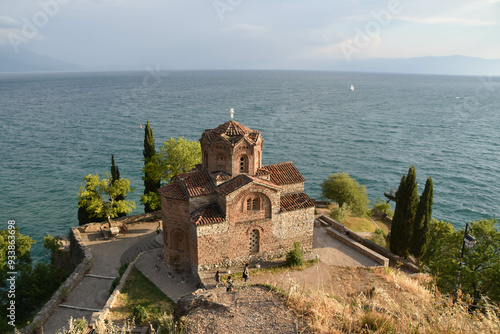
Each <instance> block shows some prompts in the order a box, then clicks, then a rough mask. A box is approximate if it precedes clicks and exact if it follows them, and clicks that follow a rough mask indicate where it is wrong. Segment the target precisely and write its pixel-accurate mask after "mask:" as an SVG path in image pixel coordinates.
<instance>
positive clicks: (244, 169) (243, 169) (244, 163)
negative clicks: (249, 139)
mask: <svg viewBox="0 0 500 334" xmlns="http://www.w3.org/2000/svg"><path fill="white" fill-rule="evenodd" d="M240 173H248V159H247V156H246V155H244V156H242V157H241V158H240Z"/></svg>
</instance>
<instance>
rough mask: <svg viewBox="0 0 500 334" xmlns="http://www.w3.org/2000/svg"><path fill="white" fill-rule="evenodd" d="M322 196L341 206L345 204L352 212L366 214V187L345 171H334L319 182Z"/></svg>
mask: <svg viewBox="0 0 500 334" xmlns="http://www.w3.org/2000/svg"><path fill="white" fill-rule="evenodd" d="M321 189H322V192H323V197H325V198H328V199H330V200H332V201H334V202H337V203H338V204H339V207H342V206H343V205H344V204H347V205H348V206H349V208H350V210H351V211H352V212H354V213H355V214H357V215H359V216H365V215H367V213H368V211H369V208H368V203H369V202H370V200H369V199H368V195H367V194H366V187H365V186H361V185H360V184H359V183H358V182H356V181H355V180H354V179H353V178H351V177H349V174H347V173H336V174H333V175H330V176H328V178H327V179H326V180H325V181H323V183H322V184H321Z"/></svg>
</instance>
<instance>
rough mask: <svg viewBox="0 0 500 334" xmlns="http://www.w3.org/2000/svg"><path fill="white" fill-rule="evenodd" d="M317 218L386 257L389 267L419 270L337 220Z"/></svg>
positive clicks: (324, 217)
mask: <svg viewBox="0 0 500 334" xmlns="http://www.w3.org/2000/svg"><path fill="white" fill-rule="evenodd" d="M318 219H321V220H323V221H325V222H327V223H328V224H329V225H330V226H331V227H332V228H333V229H335V230H336V231H338V232H340V234H345V235H346V236H348V237H349V238H351V239H352V240H354V241H356V242H358V243H360V244H361V245H363V246H365V247H366V248H369V249H371V250H372V251H374V252H376V253H378V254H380V255H382V256H384V257H386V258H388V259H389V265H390V266H391V267H402V268H404V269H406V270H408V271H410V272H412V273H418V272H419V270H418V267H417V266H415V265H414V264H412V263H410V262H408V261H406V260H405V259H403V258H402V257H399V256H398V255H396V254H394V253H392V252H390V251H389V250H387V249H385V248H384V247H382V246H379V245H377V244H376V243H374V242H373V241H371V240H368V239H365V238H363V237H361V236H359V235H358V234H356V232H354V231H352V230H351V229H349V228H347V227H345V226H344V225H342V224H340V223H339V222H337V221H335V220H333V219H331V218H330V217H327V216H325V215H321V216H320V217H318Z"/></svg>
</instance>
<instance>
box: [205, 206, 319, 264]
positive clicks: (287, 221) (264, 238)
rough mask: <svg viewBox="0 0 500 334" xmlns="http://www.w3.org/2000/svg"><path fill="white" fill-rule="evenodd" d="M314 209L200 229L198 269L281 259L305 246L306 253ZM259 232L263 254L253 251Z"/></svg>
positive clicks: (312, 225) (311, 229)
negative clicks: (296, 247)
mask: <svg viewBox="0 0 500 334" xmlns="http://www.w3.org/2000/svg"><path fill="white" fill-rule="evenodd" d="M313 229H314V208H306V209H300V210H295V211H290V212H282V213H280V214H277V215H276V216H275V218H274V219H272V220H271V219H260V220H254V221H249V222H238V223H234V224H233V223H228V222H225V223H220V224H213V225H205V226H198V228H197V232H198V233H197V235H198V269H199V270H208V269H212V268H215V267H224V266H227V265H234V264H242V263H245V262H255V261H263V260H265V259H271V258H276V257H281V256H283V255H285V254H286V252H287V251H288V250H290V249H291V248H292V247H293V243H294V241H298V242H300V243H301V246H302V249H303V250H304V251H306V252H307V251H310V250H311V249H312V241H313ZM253 230H257V231H259V232H258V234H259V252H258V253H251V252H250V235H251V233H252V231H253Z"/></svg>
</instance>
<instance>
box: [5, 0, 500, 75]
mask: <svg viewBox="0 0 500 334" xmlns="http://www.w3.org/2000/svg"><path fill="white" fill-rule="evenodd" d="M0 44H4V45H5V44H7V45H11V46H12V47H13V49H16V48H18V47H21V46H22V47H26V48H28V49H30V50H32V51H34V52H37V53H39V54H42V55H47V56H50V57H54V58H58V59H62V60H65V61H68V62H72V63H76V64H79V65H81V66H83V67H84V68H89V69H92V68H99V67H107V66H117V67H120V66H126V67H130V66H133V67H135V68H138V69H143V68H145V67H146V66H160V67H161V68H162V69H178V68H249V69H252V68H300V67H301V66H302V65H303V64H308V63H328V62H329V61H332V60H341V61H348V60H350V59H355V58H386V57H389V58H395V57H418V56H447V55H465V56H473V57H482V58H487V59H494V58H496V59H500V0H440V1H438V0H433V1H428V0H392V1H381V0H367V1H363V0H39V1H31V0H0Z"/></svg>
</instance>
